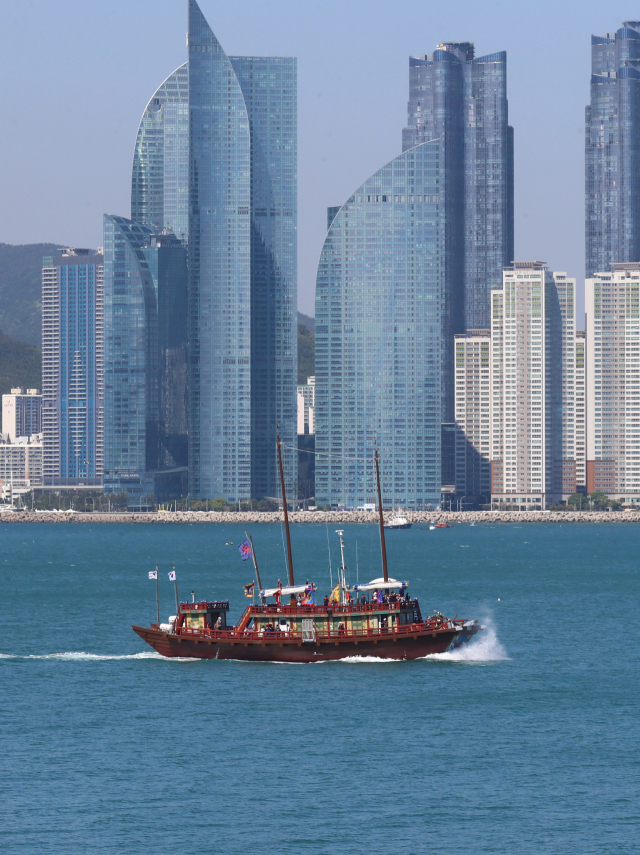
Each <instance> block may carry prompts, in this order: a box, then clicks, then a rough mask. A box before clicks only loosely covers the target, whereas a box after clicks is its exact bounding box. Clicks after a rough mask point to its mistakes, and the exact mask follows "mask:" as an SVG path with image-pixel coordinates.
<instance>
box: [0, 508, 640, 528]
mask: <svg viewBox="0 0 640 855" xmlns="http://www.w3.org/2000/svg"><path fill="white" fill-rule="evenodd" d="M404 515H405V516H406V517H407V519H408V520H409V522H411V523H413V524H414V525H418V526H425V527H428V526H429V524H430V523H431V522H436V523H438V522H447V523H449V524H450V525H455V524H463V525H465V524H466V525H469V524H471V523H472V522H475V523H477V524H478V525H480V524H492V523H493V524H495V523H550V522H554V523H603V522H607V523H612V522H613V523H629V522H635V523H637V522H640V511H461V512H456V511H438V512H430V511H407V512H406V513H405V514H404ZM393 516H395V513H392V512H385V520H386V521H390V520H391V519H392V517H393ZM289 521H290V522H291V523H315V524H319V523H321V524H324V523H326V524H329V525H342V524H347V523H351V524H353V523H377V522H378V517H377V515H376V514H375V513H371V512H362V511H295V512H292V513H290V514H289ZM280 522H282V514H281V513H278V512H275V513H260V512H257V511H254V512H251V511H240V512H236V513H220V512H216V511H209V512H205V511H179V512H177V513H173V512H162V513H130V512H122V513H81V512H75V513H62V512H61V513H48V512H45V513H40V512H34V511H13V512H5V513H0V523H61V524H67V525H75V524H82V523H85V524H86V523H94V524H96V523H98V524H99V523H146V524H148V525H150V524H154V525H168V524H179V523H182V524H183V525H184V524H185V523H188V524H191V525H192V524H194V523H226V524H236V525H244V526H246V525H253V524H256V523H280Z"/></svg>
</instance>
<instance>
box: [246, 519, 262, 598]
mask: <svg viewBox="0 0 640 855" xmlns="http://www.w3.org/2000/svg"><path fill="white" fill-rule="evenodd" d="M245 535H247V538H248V539H249V543H250V544H251V557H252V558H253V566H254V568H255V571H256V579H257V580H258V593H260V591H261V590H262V582H261V581H260V571H259V570H258V560H257V558H256V551H255V549H254V547H253V538H252V537H251V535H250V534H247V532H246V531H245Z"/></svg>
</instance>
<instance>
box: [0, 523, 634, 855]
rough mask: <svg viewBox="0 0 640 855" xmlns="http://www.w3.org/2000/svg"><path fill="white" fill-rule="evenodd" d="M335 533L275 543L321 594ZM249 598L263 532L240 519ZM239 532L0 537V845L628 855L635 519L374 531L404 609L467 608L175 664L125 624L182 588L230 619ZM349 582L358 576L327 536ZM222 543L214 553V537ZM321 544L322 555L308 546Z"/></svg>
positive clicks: (152, 528) (169, 529)
mask: <svg viewBox="0 0 640 855" xmlns="http://www.w3.org/2000/svg"><path fill="white" fill-rule="evenodd" d="M334 528H335V527H333V528H330V529H327V528H326V527H325V526H323V525H305V526H302V525H301V526H296V527H294V529H293V542H294V560H295V562H296V565H297V578H298V579H299V580H302V581H304V580H305V579H306V578H309V579H314V580H315V581H316V582H317V583H318V584H319V586H320V593H324V592H325V591H327V592H328V591H329V588H330V584H331V577H330V571H329V555H331V564H332V573H333V579H335V570H336V567H337V566H338V564H339V550H338V541H337V536H336V535H335V531H334ZM253 536H254V541H255V545H256V551H257V554H258V558H259V562H260V567H261V573H262V579H263V583H264V584H271V583H275V582H276V580H277V578H282V579H283V580H284V579H285V578H286V569H285V564H284V554H283V543H282V531H281V528H280V527H279V526H275V525H264V526H260V525H256V526H254V527H253ZM243 539H244V533H243V531H242V529H241V528H240V527H239V526H224V525H205V524H200V525H173V526H172V525H126V524H124V525H98V526H95V525H94V526H89V525H61V524H34V525H3V526H1V527H0V544H1V547H2V548H1V552H0V574H1V579H2V607H1V609H0V630H1V631H0V680H1V683H0V686H1V693H0V733H1V751H0V831H1V832H2V833H1V836H0V846H1V850H2V852H3V853H6V855H9V853H14V852H15V853H26V855H30V853H38V855H48V853H55V855H59V853H60V855H62V853H65V855H76V854H77V855H80V853H83V854H84V853H92V855H95V853H100V855H112V853H114V854H115V853H118V855H120V853H126V855H138V853H144V855H149V853H155V852H158V853H164V852H185V853H186V852H200V851H204V852H219V853H223V855H227V853H228V855H236V853H238V855H239V853H243V855H244V853H248V852H257V853H263V852H269V853H271V852H277V853H287V855H288V853H295V855H301V853H303V855H334V853H354V854H355V855H360V853H362V855H364V853H367V855H378V853H380V854H381V855H382V853H388V852H404V853H423V852H424V853H432V854H433V855H453V853H459V852H465V853H472V855H474V853H585V855H588V854H589V853H616V855H618V853H631V852H637V851H638V850H639V849H640V846H639V842H640V835H639V825H640V822H639V819H640V817H639V813H640V808H639V803H638V789H639V784H640V780H639V778H640V774H639V773H640V759H639V756H638V738H639V735H640V728H639V726H638V725H639V716H638V676H639V672H638V664H639V653H638V651H639V643H638V642H639V635H640V620H639V616H638V604H639V594H640V585H639V574H638V561H639V557H638V556H639V552H640V550H639V546H640V527H638V526H636V525H635V524H624V525H620V524H618V525H616V524H592V525H558V524H556V525H553V524H540V525H526V524H523V525H477V526H475V527H470V526H468V525H458V526H456V527H455V528H453V529H450V530H446V531H428V530H426V529H425V528H419V527H415V526H414V527H413V528H412V529H411V530H410V531H403V532H390V533H389V535H388V550H389V562H390V568H391V574H392V575H393V576H396V577H397V578H403V579H404V578H406V579H409V580H410V582H411V591H412V592H413V594H414V595H417V596H418V597H419V598H420V600H421V604H422V607H423V613H424V612H426V611H430V610H431V609H434V608H437V609H439V610H440V611H442V612H444V613H445V614H449V615H450V616H453V615H455V614H456V613H458V614H459V615H460V616H464V617H468V618H471V617H479V618H481V619H482V620H483V622H484V623H485V624H486V625H487V627H488V629H487V630H486V631H485V632H484V633H483V634H482V635H481V636H479V637H478V639H477V640H475V641H474V642H473V643H472V644H471V645H470V646H469V647H468V648H467V649H466V650H463V651H461V652H459V653H456V654H445V655H443V656H440V657H433V658H428V659H425V660H419V661H416V662H399V663H395V662H380V661H375V660H374V661H371V660H368V661H366V660H365V661H362V660H356V661H348V662H337V663H316V664H312V665H282V664H251V663H237V662H220V661H209V662H200V661H176V660H166V659H163V658H161V657H159V656H157V655H156V654H155V653H154V652H153V651H151V649H150V648H147V647H146V646H145V644H144V643H143V642H142V641H141V640H140V639H139V638H138V637H137V636H135V635H134V634H133V632H132V631H131V624H132V623H142V624H148V623H149V622H150V621H151V620H155V583H154V582H151V581H149V580H148V575H147V574H148V571H149V570H151V569H154V567H155V563H156V561H159V562H160V571H161V572H160V576H161V578H160V591H161V613H162V615H163V617H165V618H166V616H167V615H168V614H170V613H173V612H174V610H175V604H174V593H173V584H172V583H170V582H169V580H168V578H167V572H168V571H169V570H170V569H171V562H173V561H175V562H176V568H177V573H178V580H179V590H180V594H181V597H182V598H185V599H186V598H187V597H188V596H190V592H191V590H192V589H194V590H195V592H196V596H197V597H198V598H204V597H211V596H215V597H216V598H225V599H226V598H229V599H230V600H231V617H232V618H234V619H235V618H236V617H238V616H239V614H240V612H241V610H242V609H243V608H244V605H245V604H246V602H247V601H246V600H245V599H244V597H243V596H242V585H243V584H246V583H247V582H250V581H251V579H252V573H251V570H252V568H251V566H250V562H246V563H244V562H242V561H241V559H240V556H239V554H238V551H237V548H236V547H237V544H239V543H240V542H241V541H242V540H243ZM345 540H346V544H347V563H348V567H349V570H348V572H349V576H350V581H352V582H354V581H356V576H357V577H358V578H359V580H360V581H363V580H365V579H368V578H370V577H375V576H378V575H380V569H379V568H380V564H379V554H378V532H377V529H376V527H375V526H373V525H372V526H367V525H360V526H356V525H353V526H348V525H347V526H345ZM226 541H233V544H234V545H233V546H227V545H225V543H226ZM328 544H329V545H328Z"/></svg>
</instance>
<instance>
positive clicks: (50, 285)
mask: <svg viewBox="0 0 640 855" xmlns="http://www.w3.org/2000/svg"><path fill="white" fill-rule="evenodd" d="M102 277H103V255H102V250H98V252H94V251H93V250H89V249H65V250H63V251H62V254H61V255H60V256H54V257H52V256H47V257H45V258H44V259H43V269H42V431H43V434H44V453H43V478H44V484H45V485H47V486H56V487H57V486H61V487H65V486H66V487H82V486H85V487H92V486H101V485H102V475H103V464H104V460H103V355H104V354H103V348H104V337H103V282H102Z"/></svg>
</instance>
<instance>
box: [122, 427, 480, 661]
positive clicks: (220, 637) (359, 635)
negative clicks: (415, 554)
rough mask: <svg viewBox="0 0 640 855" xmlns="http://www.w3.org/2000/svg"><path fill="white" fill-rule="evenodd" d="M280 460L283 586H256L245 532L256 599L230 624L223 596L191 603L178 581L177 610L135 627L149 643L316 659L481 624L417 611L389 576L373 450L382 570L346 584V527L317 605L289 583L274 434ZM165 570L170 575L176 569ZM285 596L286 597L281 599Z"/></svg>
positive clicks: (439, 641) (464, 633)
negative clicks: (333, 580)
mask: <svg viewBox="0 0 640 855" xmlns="http://www.w3.org/2000/svg"><path fill="white" fill-rule="evenodd" d="M278 461H279V467H280V481H281V488H282V497H283V501H282V506H283V509H284V521H285V530H286V535H287V556H288V565H289V585H284V586H283V585H282V584H281V583H279V584H278V586H277V587H275V588H271V589H263V588H262V586H261V582H260V573H259V570H258V564H257V560H256V556H255V550H254V549H253V542H252V541H251V538H250V536H249V537H248V538H247V541H245V543H244V544H242V545H241V546H240V547H239V548H240V551H241V554H242V555H243V558H244V557H247V558H248V557H252V558H253V563H254V567H255V571H256V576H257V582H258V590H259V591H260V597H261V604H259V605H257V604H252V605H250V606H248V607H247V608H246V609H245V611H244V613H243V615H242V617H241V618H240V620H239V621H238V623H237V624H236V625H235V626H229V625H227V613H228V611H229V603H228V601H201V602H195V597H194V598H193V602H191V603H189V602H181V603H178V597H177V585H176V605H177V609H176V612H177V613H176V614H175V615H173V616H172V617H171V618H169V622H168V623H166V624H161V623H160V619H159V612H158V622H157V623H155V624H153V623H152V624H151V626H150V628H145V627H140V626H134V627H133V630H134V632H136V633H137V634H138V635H139V636H140V638H142V639H143V640H144V641H146V642H147V644H149V645H151V647H153V648H154V650H157V651H158V653H161V654H162V655H163V656H180V657H189V658H194V659H239V660H246V661H251V662H321V661H329V660H336V659H346V658H349V657H352V656H374V657H379V658H381V659H417V658H420V657H422V656H428V655H429V654H431V653H444V652H445V651H447V650H452V649H454V648H456V647H460V646H461V645H462V644H464V643H466V642H468V641H469V640H470V639H471V638H473V636H474V635H475V634H476V633H477V632H479V631H480V630H481V629H482V628H483V627H482V626H480V624H479V623H478V622H477V621H476V620H462V619H459V618H458V617H457V616H456V617H455V618H454V619H453V620H451V619H449V618H447V617H445V616H444V615H443V614H441V613H440V612H435V613H434V614H432V615H430V616H428V617H423V616H422V613H421V611H420V605H419V603H418V600H417V599H415V598H412V597H411V596H410V595H409V591H408V587H409V583H408V582H406V581H398V580H396V579H392V578H390V577H389V574H388V569H387V554H386V546H385V539H384V520H383V515H382V499H381V491H380V467H379V457H378V453H377V451H376V455H375V467H376V476H377V484H378V508H379V524H380V543H381V552H382V570H383V575H382V576H381V577H380V578H378V579H373V580H372V581H371V582H369V583H367V584H364V585H353V586H349V585H348V584H347V580H346V566H345V561H344V538H343V534H344V532H343V531H342V530H339V531H338V532H337V534H338V535H339V537H340V551H341V557H342V562H341V567H340V572H339V581H338V584H337V585H336V587H335V588H334V590H333V591H332V592H331V595H330V596H328V595H327V596H325V597H324V601H323V603H322V605H319V604H316V602H315V596H316V586H315V585H314V584H313V583H309V582H307V583H306V584H304V585H296V584H295V583H294V578H293V561H292V553H291V538H290V531H289V517H288V511H287V500H286V493H285V485H284V474H283V468H282V451H281V443H280V438H278ZM150 576H151V577H152V578H155V579H156V585H157V576H158V571H157V568H156V572H155V575H154V574H153V573H151V574H150ZM170 577H171V578H172V579H173V580H174V581H175V570H174V571H173V573H172V574H170ZM248 589H251V590H250V591H249V590H248ZM253 590H254V589H253V583H252V584H251V585H247V586H245V594H247V595H248V596H251V595H252V594H253ZM156 591H157V587H156ZM287 597H288V598H289V603H288V604H286V602H285V601H284V600H283V598H287ZM268 600H273V602H268Z"/></svg>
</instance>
